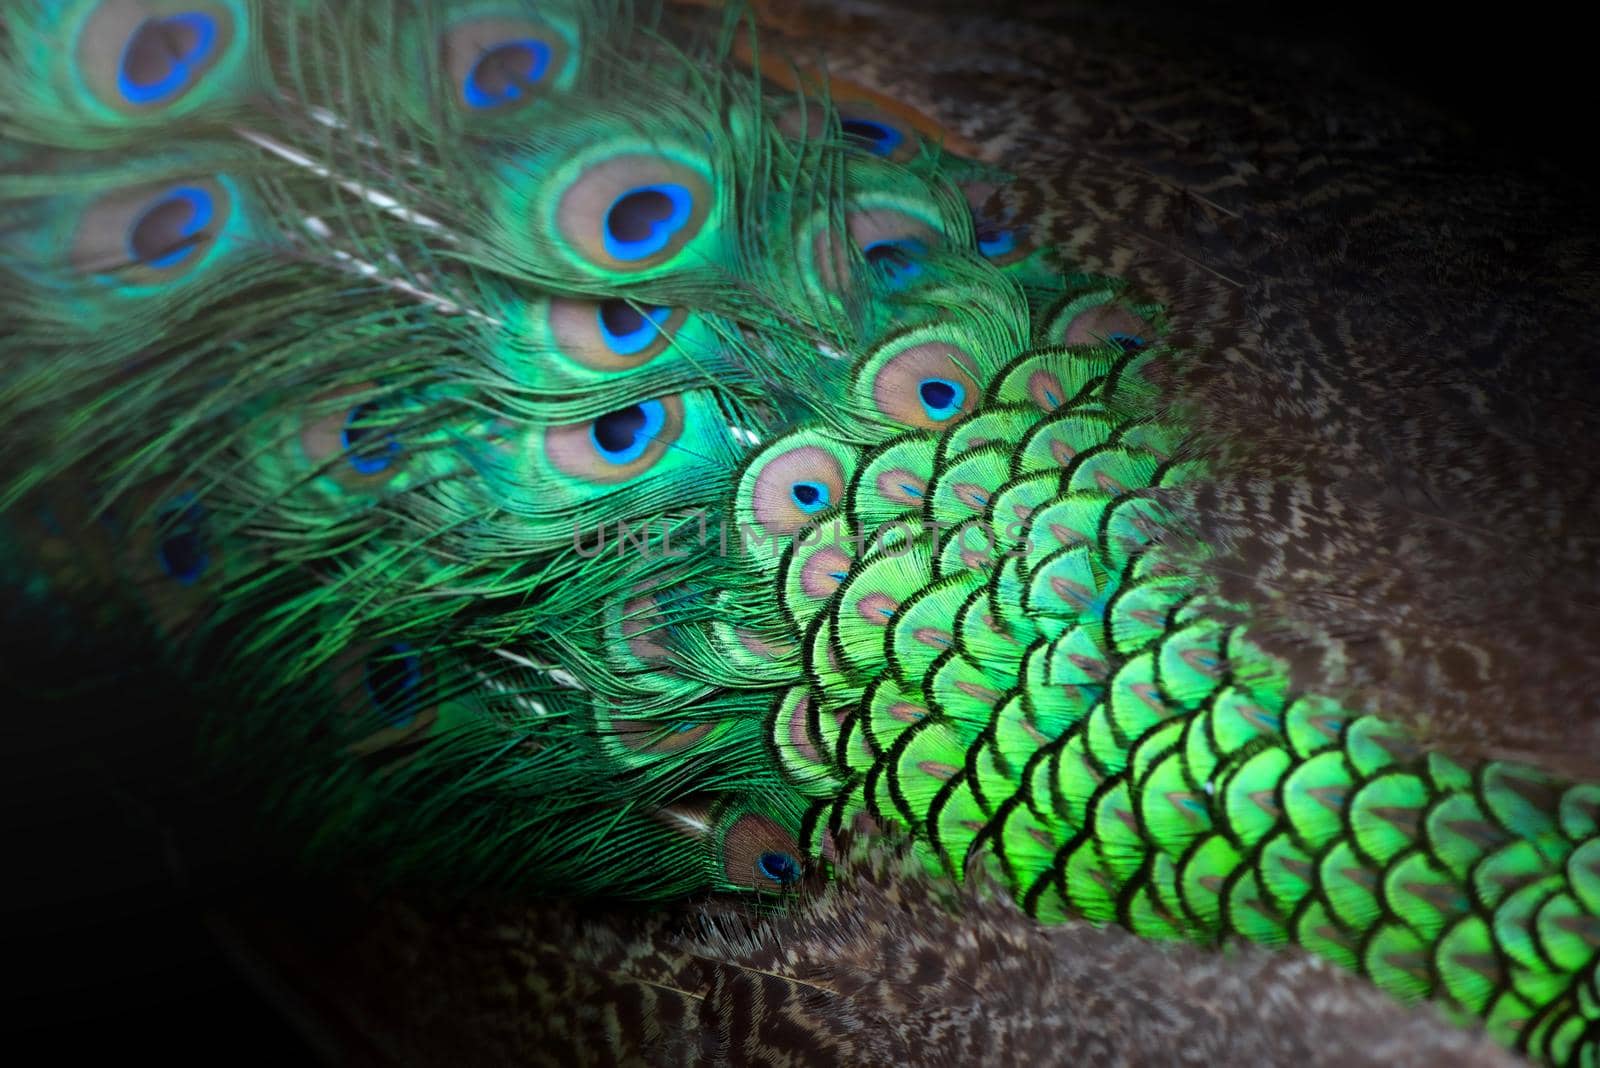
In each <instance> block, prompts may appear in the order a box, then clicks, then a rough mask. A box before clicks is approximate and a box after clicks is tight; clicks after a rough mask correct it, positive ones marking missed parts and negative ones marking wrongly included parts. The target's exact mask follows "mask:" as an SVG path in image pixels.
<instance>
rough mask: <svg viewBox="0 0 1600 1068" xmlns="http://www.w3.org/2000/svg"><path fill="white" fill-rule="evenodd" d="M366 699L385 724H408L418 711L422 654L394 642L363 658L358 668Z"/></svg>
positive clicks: (402, 643) (400, 726) (392, 726)
mask: <svg viewBox="0 0 1600 1068" xmlns="http://www.w3.org/2000/svg"><path fill="white" fill-rule="evenodd" d="M361 682H362V686H363V687H364V688H365V691H366V695H367V701H368V702H369V703H370V706H371V708H372V710H373V711H374V712H375V713H376V714H377V716H378V718H379V719H380V720H382V722H383V725H384V726H385V727H390V728H403V727H408V726H410V725H411V724H412V723H413V722H414V721H415V720H416V718H417V715H418V714H419V713H420V712H421V711H422V683H423V677H422V656H421V654H419V653H418V652H417V651H416V649H414V648H413V647H412V646H410V645H407V644H406V643H404V642H396V643H395V644H393V645H389V646H387V647H385V648H384V649H383V650H382V651H381V652H379V653H377V654H375V655H373V656H370V657H368V658H367V660H366V663H365V664H363V665H362V668H361Z"/></svg>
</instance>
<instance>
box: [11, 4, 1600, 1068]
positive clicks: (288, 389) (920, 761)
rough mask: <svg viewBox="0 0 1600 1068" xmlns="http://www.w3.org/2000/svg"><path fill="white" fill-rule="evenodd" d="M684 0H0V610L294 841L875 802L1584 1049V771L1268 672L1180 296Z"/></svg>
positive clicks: (656, 880)
mask: <svg viewBox="0 0 1600 1068" xmlns="http://www.w3.org/2000/svg"><path fill="white" fill-rule="evenodd" d="M700 6H701V5H688V4H685V5H674V6H667V7H658V6H656V5H651V4H644V3H640V4H631V3H626V2H624V0H564V2H543V3H538V4H533V3H527V2H521V0H474V2H467V0H460V2H444V0H407V2H403V3H391V4H340V3H333V2H332V0H296V2H293V3H283V4H279V5H271V6H269V5H266V4H264V3H258V2H252V0H217V2H201V0H75V2H64V3H55V2H48V3H47V2H43V0H38V2H28V0H9V2H8V3H7V4H6V5H5V14H6V19H5V27H4V30H3V31H0V101H3V103H0V135H3V137H4V140H3V141H0V161H3V162H4V171H3V173H0V261H3V266H4V270H5V276H6V282H7V284H6V290H5V293H4V296H3V297H0V300H3V301H4V311H3V314H4V317H5V319H6V321H7V323H8V328H7V332H6V336H5V339H4V341H3V342H0V346H3V351H4V359H5V363H6V366H7V369H8V374H7V377H6V381H5V383H4V384H3V385H0V413H3V415H4V418H5V422H6V426H7V431H6V433H7V435H8V442H9V443H8V447H7V463H6V472H5V474H6V478H5V481H4V483H3V485H0V491H3V500H4V509H5V517H6V522H7V524H8V526H9V528H10V529H9V531H8V535H9V540H10V541H11V542H12V543H13V547H12V549H11V550H9V555H10V556H11V558H12V566H13V567H16V568H18V569H19V573H23V574H26V575H27V576H28V578H27V581H28V583H29V584H30V585H31V587H33V588H34V590H35V594H36V596H39V597H43V598H58V599H78V600H87V601H91V602H95V603H96V608H95V610H96V611H100V612H111V611H113V609H115V610H116V611H122V610H124V609H126V611H127V612H128V613H130V614H132V615H135V616H138V617H140V618H142V619H144V620H145V621H147V623H148V625H149V626H150V627H151V628H153V630H154V632H155V633H156V634H158V635H159V637H160V641H161V642H162V644H163V646H164V648H165V650H166V653H167V655H168V656H169V657H170V658H171V660H172V661H173V663H174V664H176V665H178V666H179V667H180V668H181V669H182V670H184V671H186V672H187V673H188V674H189V675H190V676H191V677H193V679H194V680H195V684H196V685H197V686H198V687H199V688H200V689H201V692H202V693H204V694H206V695H208V700H209V701H210V703H211V705H212V706H213V711H212V714H211V715H209V716H208V717H207V718H206V719H205V721H204V722H203V723H202V724H200V733H201V735H202V737H203V744H204V747H205V750H206V752H207V753H208V754H210V756H211V759H213V760H214V761H215V763H216V764H217V766H218V767H221V768H226V769H230V770H231V771H234V772H237V773H239V774H241V775H245V776H247V777H248V778H249V779H251V780H252V781H255V782H259V783H260V784H262V787H263V789H265V791H266V792H267V793H268V795H269V798H268V803H267V805H266V810H267V811H268V812H269V813H270V814H271V818H272V820H273V821H275V822H277V823H280V824H285V825H288V826H290V827H292V828H293V829H294V831H295V833H296V834H298V835H300V837H301V838H302V840H303V841H304V843H305V846H306V850H307V853H308V854H309V856H310V857H311V858H313V859H317V860H323V861H328V860H333V859H337V860H338V862H340V863H341V864H350V865H358V866H362V867H366V868H371V869H376V870H381V871H383V872H385V873H386V874H387V875H388V876H390V877H392V878H395V879H419V878H426V879H434V880H439V881H442V882H446V883H448V884H449V885H452V886H456V887H461V888H472V887H490V888H497V889H507V890H514V891H516V892H518V893H524V894H548V895H559V896H582V895H598V896H606V897H618V898H635V899H643V900H651V901H662V900H670V899H679V898H685V897H690V896H693V895H697V894H703V893H706V892H728V891H746V892H753V893H754V894H756V895H765V896H764V897H763V898H762V900H764V901H766V902H768V903H772V904H774V905H775V906H781V903H782V901H783V897H782V895H783V894H784V893H785V892H786V891H788V890H789V889H790V888H791V887H793V886H794V885H795V884H796V883H797V882H798V881H799V880H800V878H801V876H802V874H803V873H805V872H807V871H808V870H825V869H826V868H827V866H828V864H829V862H830V861H832V860H834V859H835V858H836V856H837V854H838V851H839V848H840V842H841V841H842V840H843V838H844V837H846V836H847V832H848V834H855V835H863V836H869V837H870V836H871V835H873V834H877V833H884V832H889V831H892V830H895V829H898V830H900V831H902V832H904V833H906V834H908V835H909V836H910V837H911V838H912V840H913V841H914V842H915V849H916V851H917V856H918V857H919V858H920V860H921V861H922V864H923V865H924V867H925V868H926V869H928V870H930V871H933V872H938V873H943V874H947V875H949V876H951V877H953V878H955V879H958V880H959V879H964V878H967V877H968V876H969V875H970V874H971V873H972V872H974V870H975V869H984V870H985V871H986V872H987V874H988V875H989V876H992V877H993V878H994V879H996V880H997V881H998V882H999V883H1000V884H1001V885H1003V886H1004V887H1006V888H1008V889H1009V890H1010V892H1011V893H1012V894H1013V895H1014V896H1015V898H1016V900H1017V901H1018V902H1019V903H1020V904H1021V905H1022V906H1023V907H1024V908H1025V909H1026V911H1027V912H1028V913H1030V914H1031V915H1033V916H1034V917H1036V918H1038V919H1039V920H1041V921H1045V922H1051V923H1053V922H1057V921H1062V920H1065V919H1069V918H1083V919H1087V920H1090V921H1094V922H1095V923H1115V924H1119V925H1121V926H1123V927H1125V928H1127V929H1129V930H1130V931H1132V932H1134V933H1135V934H1137V935H1140V936H1144V937H1147V938H1152V939H1164V940H1179V941H1187V942H1197V943H1201V944H1206V945H1212V944H1218V943H1221V942H1223V941H1226V940H1228V939H1232V938H1236V937H1237V938H1243V939H1247V940H1249V941H1252V942H1257V943H1264V944H1267V945H1279V944H1293V945H1297V946H1299V947H1302V948H1304V949H1306V950H1310V951H1312V952H1314V953H1316V954H1319V955H1321V956H1323V957H1326V958H1328V959H1330V960H1332V961H1334V962H1335V963H1337V964H1340V965H1343V966H1345V967H1347V968H1349V969H1352V970H1355V971H1358V972H1360V973H1361V974H1363V975H1365V976H1366V977H1367V978H1368V979H1370V980H1371V981H1372V982H1373V983H1375V984H1376V985H1377V986H1379V987H1381V988H1382V989H1383V990H1385V991H1388V992H1389V993H1390V994H1393V995H1395V996H1397V997H1399V998H1401V999H1405V1000H1419V999H1425V998H1431V999H1434V1000H1436V1001H1437V1002H1439V1003H1441V1004H1442V1005H1444V1006H1445V1007H1446V1008H1447V1009H1448V1010H1449V1011H1450V1012H1452V1013H1454V1014H1457V1015H1458V1016H1459V1017H1460V1018H1461V1019H1462V1020H1464V1021H1479V1022H1481V1023H1482V1025H1483V1026H1485V1027H1486V1028H1487V1029H1488V1031H1489V1033H1490V1034H1491V1035H1492V1036H1493V1037H1494V1038H1495V1039H1497V1040H1499V1041H1500V1042H1502V1043H1504V1044H1506V1045H1508V1046H1512V1047H1514V1048H1516V1049H1518V1050H1521V1051H1525V1052H1526V1053H1528V1054H1529V1055H1531V1056H1533V1057H1536V1058H1539V1059H1542V1060H1544V1061H1547V1062H1549V1063H1553V1064H1566V1063H1570V1064H1590V1063H1594V1062H1595V1061H1596V1060H1597V1059H1600V964H1597V961H1600V956H1597V949H1600V784H1597V783H1595V782H1589V781H1580V780H1574V779H1570V778H1562V777H1558V776H1556V775H1555V774H1553V773H1551V772H1549V771H1546V770H1541V769H1540V768H1538V767H1535V766H1533V765H1531V764H1527V763H1518V762H1515V761H1509V760H1503V759H1487V758H1483V757H1480V756H1473V755H1463V754H1461V753H1459V752H1454V751H1449V750H1447V749H1446V748H1445V747H1441V746H1440V745H1438V744H1435V742H1434V740H1433V739H1430V737H1429V736H1428V734H1427V732H1426V731H1425V730H1424V729H1423V728H1422V727H1421V726H1419V724H1418V723H1417V721H1416V720H1415V719H1414V718H1412V717H1410V716H1409V715H1408V713H1407V710H1406V709H1403V708H1399V709H1376V710H1374V709H1371V708H1368V707H1366V706H1364V705H1362V704H1360V703H1358V702H1355V701H1353V700H1345V695H1343V694H1340V693H1337V692H1320V691H1319V690H1318V689H1317V688H1316V687H1314V686H1313V687H1310V688H1308V687H1307V686H1306V685H1305V684H1304V682H1303V681H1302V680H1301V679H1300V678H1299V677H1298V676H1297V674H1296V673H1295V672H1294V671H1293V670H1291V665H1289V664H1288V663H1287V662H1286V661H1285V660H1284V659H1283V658H1282V657H1281V656H1280V655H1278V653H1277V652H1275V651H1274V650H1273V647H1272V643H1271V642H1270V641H1269V640H1265V639H1264V638H1263V634H1264V633H1266V632H1269V631H1270V630H1271V627H1272V623H1273V621H1272V620H1271V619H1270V618H1266V617H1264V616H1263V613H1262V612H1261V610H1260V607H1259V606H1257V605H1252V604H1248V603H1245V602H1243V601H1241V600H1239V599H1237V598H1232V597H1229V596H1227V595H1226V591H1225V590H1224V589H1223V584H1222V582H1221V581H1220V580H1219V579H1218V576H1217V572H1216V570H1215V569H1214V568H1212V567H1211V563H1212V562H1213V560H1214V556H1215V552H1216V548H1215V546H1214V545H1213V544H1212V542H1211V540H1210V539H1209V538H1208V535H1207V533H1206V532H1207V529H1208V527H1207V525H1206V522H1205V520H1206V513H1207V509H1208V508H1217V507H1221V506H1220V505H1219V504H1218V503H1217V502H1218V501H1219V500H1222V499H1224V498H1225V497H1226V494H1227V493H1228V492H1229V491H1230V486H1231V485H1232V484H1230V483H1228V482H1226V481H1225V480H1224V476H1225V475H1226V473H1227V463H1228V455H1227V450H1226V448H1225V447H1224V446H1225V443H1223V444H1221V445H1219V443H1218V442H1217V441H1216V440H1215V439H1214V437H1213V436H1211V435H1209V434H1207V433H1205V432H1203V431H1204V429H1205V428H1204V427H1203V425H1202V420H1201V419H1200V417H1199V416H1197V415H1196V414H1195V413H1194V412H1192V411H1191V410H1189V409H1187V408H1185V407H1184V406H1182V405H1176V404H1174V403H1172V401H1171V399H1170V395H1169V392H1168V391H1167V390H1166V388H1165V385H1166V384H1167V383H1169V382H1170V381H1171V380H1172V378H1173V376H1174V375H1176V374H1181V373H1182V371H1183V368H1184V367H1185V366H1186V363H1187V361H1190V360H1192V358H1193V356H1192V349H1191V348H1189V347H1187V346H1185V345H1182V344H1178V343H1176V339H1177V338H1179V337H1184V336H1190V337H1192V336H1193V331H1192V327H1185V325H1184V324H1183V323H1182V322H1181V321H1179V319H1178V318H1177V315H1176V313H1175V312H1173V311H1172V310H1170V309H1165V308H1163V307H1161V306H1159V305H1158V304H1156V303H1154V302H1152V301H1150V300H1149V299H1147V297H1145V296H1144V295H1142V294H1141V293H1140V292H1138V291H1137V290H1136V288H1135V287H1133V286H1132V285H1131V284H1130V283H1129V282H1128V281H1127V280H1125V279H1122V278H1119V277H1113V276H1111V275H1108V274H1105V273H1101V271H1100V265H1098V264H1088V263H1085V262H1084V261H1083V260H1082V259H1081V258H1078V257H1075V254H1074V249H1073V247H1072V242H1070V241H1067V240H1063V239H1062V238H1061V237H1060V236H1059V234H1058V233H1052V231H1051V229H1050V228H1049V227H1046V226H1043V225H1031V226H1030V225H1027V224H1025V223H1023V222H1021V221H1019V220H1018V219H1017V218H1015V217H1014V216H1012V215H1008V214H1007V212H1006V210H1005V207H1004V203H1005V199H1006V198H1005V196H1004V193H1005V191H1006V189H1007V187H1008V184H1009V183H1010V182H1011V177H1010V175H1008V174H1007V173H1005V172H1003V171H1002V170H1000V169H999V168H998V167H996V166H995V165H993V164H992V163H990V162H987V161H985V160H982V159H980V158H978V153H975V152H973V151H972V150H971V148H970V145H969V143H968V142H966V141H965V140H964V139H963V138H961V137H960V136H958V135H956V134H955V133H954V132H950V131H944V130H942V129H941V128H940V127H939V126H938V125H937V124H936V123H934V122H933V121H932V120H929V119H928V118H927V117H926V116H925V115H923V114H922V113H921V112H919V111H917V110H915V109H913V108H910V107H908V106H905V105H902V104H899V103H897V102H896V101H894V100H892V99H888V98H886V97H884V96H883V95H882V94H879V93H874V92H872V91H870V90H867V89H865V88H862V87H857V86H853V85H851V84H850V83H849V82H848V81H847V80H845V79H839V78H831V79H830V78H829V77H827V76H826V75H825V74H824V73H822V72H820V71H818V70H816V69H812V68H801V67H796V66H793V65H791V64H790V63H789V61H788V60H787V59H784V58H782V57H777V56H774V55H773V54H771V53H769V52H766V51H764V50H763V49H762V47H761V44H760V42H759V40H758V38H757V37H756V36H755V34H754V28H753V23H752V21H751V20H750V18H749V17H748V15H747V14H746V13H745V12H742V11H739V10H735V11H731V12H725V13H724V12H718V11H714V10H712V11H707V10H700V9H699V8H700ZM1062 225H1063V226H1064V225H1065V224H1062ZM1058 229H1060V228H1059V227H1058ZM83 618H87V616H85V617H83Z"/></svg>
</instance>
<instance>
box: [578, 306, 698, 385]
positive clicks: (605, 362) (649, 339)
mask: <svg viewBox="0 0 1600 1068" xmlns="http://www.w3.org/2000/svg"><path fill="white" fill-rule="evenodd" d="M688 318H689V313H688V311H687V310H686V309H683V308H668V307H665V306H662V305H658V304H639V303H637V302H631V301H627V300H622V299H620V298H613V299H611V300H603V301H599V302H598V303H595V302H589V301H581V300H568V299H565V298H560V297H558V298H555V299H553V300H551V301H550V312H549V322H550V334H551V336H552V337H553V338H554V340H555V342H556V345H557V347H558V348H559V350H560V352H561V355H563V356H565V357H567V358H568V359H570V360H572V361H573V362H574V363H576V364H578V365H579V366H581V367H585V368H588V369H589V370H592V371H626V370H630V369H632V368H635V367H640V366H643V365H644V364H646V363H648V362H649V361H650V360H652V359H654V358H655V357H656V356H659V355H660V354H661V353H662V352H664V351H666V350H667V348H669V347H670V346H671V344H672V339H673V337H674V335H676V334H677V332H678V330H679V329H680V328H681V327H682V326H683V324H684V322H686V321H687V320H688Z"/></svg>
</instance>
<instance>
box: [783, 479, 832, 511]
mask: <svg viewBox="0 0 1600 1068" xmlns="http://www.w3.org/2000/svg"><path fill="white" fill-rule="evenodd" d="M789 496H791V497H793V498H794V503H795V504H797V505H799V506H800V510H801V511H802V512H805V513H806V514H807V515H813V514H815V513H817V512H820V511H822V510H823V509H824V508H826V507H828V505H829V504H830V503H832V500H833V494H832V492H831V491H830V490H829V489H828V487H827V486H825V485H823V484H822V483H821V482H796V483H795V484H794V485H792V486H790V487H789Z"/></svg>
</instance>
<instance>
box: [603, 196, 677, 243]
mask: <svg viewBox="0 0 1600 1068" xmlns="http://www.w3.org/2000/svg"><path fill="white" fill-rule="evenodd" d="M671 217H672V198H671V197H669V196H667V194H665V193H663V192H662V191H661V190H659V189H639V190H636V191H634V192H632V193H628V194H627V195H626V196H623V197H622V198H621V199H620V200H618V201H617V202H616V203H615V204H613V205H612V206H611V211H610V212H609V213H608V214H607V215H606V227H607V229H609V230H610V231H611V236H612V237H614V238H615V239H616V240H618V241H623V242H634V241H643V240H645V239H646V238H647V237H649V236H650V235H651V234H652V233H653V232H654V230H655V224H656V223H658V222H660V221H661V220H663V219H670V218H671Z"/></svg>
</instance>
